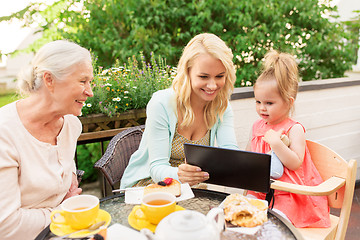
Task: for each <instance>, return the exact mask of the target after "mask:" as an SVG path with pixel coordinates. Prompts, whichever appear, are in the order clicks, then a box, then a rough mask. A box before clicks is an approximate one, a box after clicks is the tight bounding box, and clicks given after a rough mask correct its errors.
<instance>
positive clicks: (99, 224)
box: [50, 221, 106, 240]
mask: <svg viewBox="0 0 360 240" xmlns="http://www.w3.org/2000/svg"><path fill="white" fill-rule="evenodd" d="M105 223H106V222H105V221H100V222H97V223H94V224H92V225H90V226H89V227H88V228H84V229H80V230H77V231H75V232H72V233H69V234H66V235H63V236H58V237H52V238H50V239H51V240H57V239H65V238H67V237H70V236H71V235H73V234H75V233H79V232H83V231H95V230H98V229H99V228H100V227H102V226H103V225H104V224H105Z"/></svg>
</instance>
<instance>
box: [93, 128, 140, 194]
mask: <svg viewBox="0 0 360 240" xmlns="http://www.w3.org/2000/svg"><path fill="white" fill-rule="evenodd" d="M143 130H144V125H141V126H136V127H130V128H128V129H126V130H124V131H122V132H120V133H118V134H117V135H115V136H114V137H113V138H112V139H111V140H110V142H109V145H108V146H107V148H106V151H105V153H104V155H103V156H102V157H101V158H100V159H99V160H98V161H97V162H96V163H95V164H94V168H97V169H99V170H100V171H101V173H102V174H103V177H104V179H103V196H107V195H108V194H107V186H106V181H107V183H108V184H109V185H110V187H111V189H112V190H114V189H115V188H117V187H118V185H119V183H120V180H121V177H122V176H123V173H124V171H125V168H126V166H127V165H128V163H129V159H130V157H131V155H132V154H133V153H134V152H135V151H136V150H137V149H138V148H139V144H140V140H141V137H142V135H143ZM105 179H106V180H105Z"/></svg>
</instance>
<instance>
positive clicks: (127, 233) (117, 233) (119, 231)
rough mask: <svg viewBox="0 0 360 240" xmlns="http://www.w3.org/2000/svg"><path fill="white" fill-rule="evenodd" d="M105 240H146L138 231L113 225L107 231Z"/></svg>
mask: <svg viewBox="0 0 360 240" xmlns="http://www.w3.org/2000/svg"><path fill="white" fill-rule="evenodd" d="M106 236H107V238H106V239H107V240H122V239H136V240H147V237H146V236H145V235H143V234H141V233H139V232H138V231H136V230H134V229H131V228H129V227H126V226H124V225H121V224H119V223H115V224H113V225H111V226H110V227H108V229H107V235H106Z"/></svg>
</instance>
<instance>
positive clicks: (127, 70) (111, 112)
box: [79, 53, 176, 133]
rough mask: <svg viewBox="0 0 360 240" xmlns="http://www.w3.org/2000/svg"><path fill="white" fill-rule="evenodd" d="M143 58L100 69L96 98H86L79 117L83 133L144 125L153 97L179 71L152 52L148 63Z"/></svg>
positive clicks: (142, 56) (95, 84)
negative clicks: (149, 103)
mask: <svg viewBox="0 0 360 240" xmlns="http://www.w3.org/2000/svg"><path fill="white" fill-rule="evenodd" d="M140 59H141V60H140V61H138V60H137V59H136V57H135V56H133V57H132V58H129V59H128V62H127V63H125V64H123V65H121V64H120V63H119V62H118V61H117V62H116V63H115V65H114V66H113V67H111V68H108V69H103V68H101V67H100V68H99V69H98V70H97V73H96V74H95V76H94V80H93V81H92V90H93V92H94V97H91V98H88V99H87V101H86V102H85V103H84V107H83V110H82V116H80V117H79V119H80V121H81V122H82V124H83V133H88V132H97V131H106V130H110V129H117V128H126V127H130V126H134V125H140V124H144V122H145V118H146V113H145V107H146V105H147V103H148V101H149V100H150V98H151V96H152V94H153V93H154V92H156V91H158V90H160V89H165V88H168V87H169V86H170V85H171V83H172V80H173V78H174V76H175V74H176V69H175V68H172V67H170V66H168V65H166V61H165V60H164V59H163V58H161V57H160V56H159V57H155V56H154V54H152V53H151V54H150V60H149V62H146V61H145V57H144V55H143V54H142V53H140Z"/></svg>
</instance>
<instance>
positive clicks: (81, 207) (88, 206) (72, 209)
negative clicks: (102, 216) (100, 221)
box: [50, 195, 99, 229]
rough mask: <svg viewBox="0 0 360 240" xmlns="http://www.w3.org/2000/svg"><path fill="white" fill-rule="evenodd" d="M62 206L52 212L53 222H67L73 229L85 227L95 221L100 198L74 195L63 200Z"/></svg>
mask: <svg viewBox="0 0 360 240" xmlns="http://www.w3.org/2000/svg"><path fill="white" fill-rule="evenodd" d="M60 208H61V210H60V209H59V210H54V211H52V212H51V215H50V218H51V222H52V223H54V224H66V225H69V226H70V227H71V228H73V229H84V228H87V227H89V226H90V225H91V224H93V223H95V220H96V217H97V216H98V213H99V198H97V197H96V196H93V195H78V196H74V197H71V198H68V199H66V200H65V201H63V202H62V203H61V204H60ZM58 215H61V216H62V217H63V218H61V217H59V216H58Z"/></svg>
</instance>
